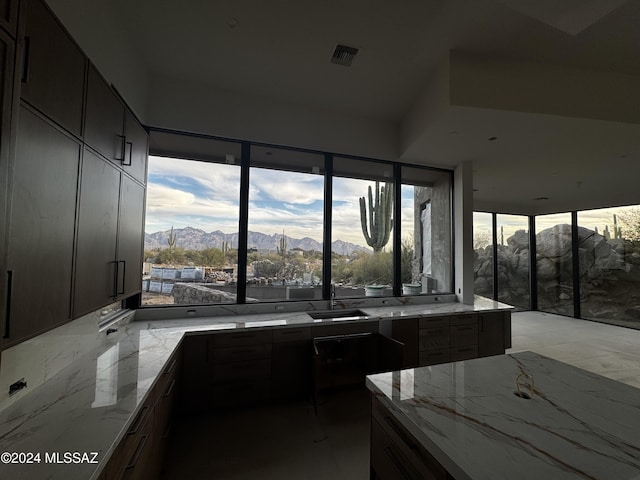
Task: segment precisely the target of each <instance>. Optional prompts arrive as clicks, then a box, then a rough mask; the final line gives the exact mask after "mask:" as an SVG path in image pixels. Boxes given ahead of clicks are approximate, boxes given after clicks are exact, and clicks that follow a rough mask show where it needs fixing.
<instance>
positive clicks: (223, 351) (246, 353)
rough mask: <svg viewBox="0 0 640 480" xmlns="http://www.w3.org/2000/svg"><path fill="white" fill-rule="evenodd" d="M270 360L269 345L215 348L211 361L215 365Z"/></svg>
mask: <svg viewBox="0 0 640 480" xmlns="http://www.w3.org/2000/svg"><path fill="white" fill-rule="evenodd" d="M263 358H271V344H270V343H268V344H263V345H238V346H237V347H224V348H216V349H215V350H214V351H213V361H214V363H215V364H219V363H231V362H246V361H249V360H259V359H263Z"/></svg>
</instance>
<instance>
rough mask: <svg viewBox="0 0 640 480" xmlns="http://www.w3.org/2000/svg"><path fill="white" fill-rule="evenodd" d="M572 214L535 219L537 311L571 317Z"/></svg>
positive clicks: (541, 216) (540, 216)
mask: <svg viewBox="0 0 640 480" xmlns="http://www.w3.org/2000/svg"><path fill="white" fill-rule="evenodd" d="M571 238H572V233H571V214H570V213H558V214H552V215H539V216H537V217H536V257H537V259H536V274H537V279H538V282H537V290H538V309H539V310H542V311H545V312H551V313H559V314H561V315H569V316H572V315H573V313H574V310H573V255H572V243H571Z"/></svg>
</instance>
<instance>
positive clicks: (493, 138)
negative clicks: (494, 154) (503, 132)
mask: <svg viewBox="0 0 640 480" xmlns="http://www.w3.org/2000/svg"><path fill="white" fill-rule="evenodd" d="M497 139H498V137H489V141H490V142H493V141H495V140H497Z"/></svg>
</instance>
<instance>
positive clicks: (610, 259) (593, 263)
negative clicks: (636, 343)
mask: <svg viewBox="0 0 640 480" xmlns="http://www.w3.org/2000/svg"><path fill="white" fill-rule="evenodd" d="M578 225H579V228H578V238H579V247H578V251H579V254H580V311H581V316H582V317H583V318H587V319H590V320H599V321H604V322H607V323H613V324H617V325H627V326H628V325H638V324H639V323H640V288H639V287H640V206H637V205H636V206H630V207H617V208H604V209H599V210H589V211H585V212H578Z"/></svg>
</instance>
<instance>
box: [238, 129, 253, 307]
mask: <svg viewBox="0 0 640 480" xmlns="http://www.w3.org/2000/svg"><path fill="white" fill-rule="evenodd" d="M250 157H251V146H250V144H249V142H242V154H241V159H240V220H239V228H238V285H237V287H236V302H237V303H246V301H247V241H248V240H247V239H248V235H249V234H248V229H249V161H250Z"/></svg>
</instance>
